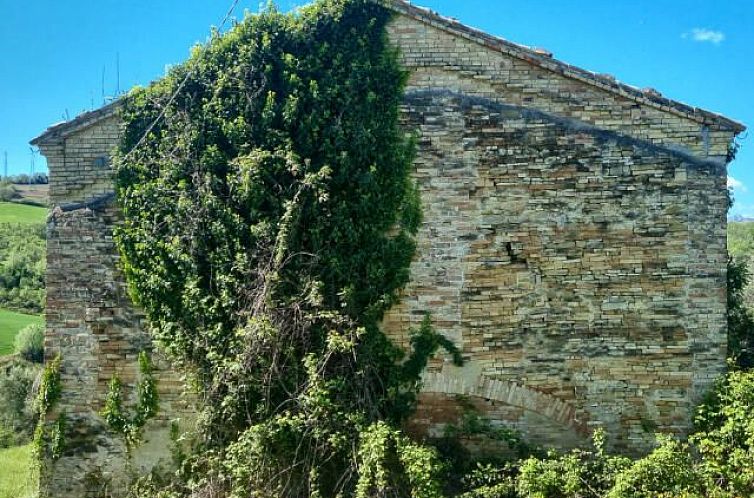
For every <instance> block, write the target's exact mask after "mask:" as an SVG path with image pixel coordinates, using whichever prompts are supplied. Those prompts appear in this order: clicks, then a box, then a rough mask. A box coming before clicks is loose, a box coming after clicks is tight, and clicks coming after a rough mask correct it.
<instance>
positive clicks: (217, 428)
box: [115, 0, 459, 498]
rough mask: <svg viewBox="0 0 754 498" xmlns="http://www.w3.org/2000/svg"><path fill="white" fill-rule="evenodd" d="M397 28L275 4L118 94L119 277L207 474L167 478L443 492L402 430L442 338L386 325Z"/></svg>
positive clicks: (393, 276) (427, 453) (313, 489)
mask: <svg viewBox="0 0 754 498" xmlns="http://www.w3.org/2000/svg"><path fill="white" fill-rule="evenodd" d="M389 16H390V14H389V13H388V11H387V10H386V9H385V8H384V7H381V6H379V5H377V4H376V3H374V2H368V1H366V0H322V1H318V2H316V3H314V4H312V5H310V6H308V7H305V8H303V9H301V10H299V11H297V13H295V14H290V15H286V14H281V13H279V12H277V11H276V10H275V9H274V8H272V7H271V8H269V9H268V10H266V11H265V12H263V13H262V14H261V15H258V16H250V17H248V18H247V19H245V20H244V21H243V22H241V23H239V24H238V25H237V26H236V27H234V28H233V29H232V30H231V31H230V32H229V33H227V34H226V35H224V36H221V37H220V36H218V37H215V38H213V39H212V41H211V42H210V43H209V44H208V45H206V46H204V47H200V48H197V49H196V50H195V51H194V54H193V55H192V57H191V59H190V60H189V61H188V62H187V63H186V64H184V65H182V66H180V67H178V68H176V69H174V70H173V71H172V72H171V73H170V74H168V75H167V77H166V78H164V79H163V80H161V81H159V82H157V83H155V84H154V85H152V86H151V87H150V88H147V89H138V90H135V91H134V92H132V93H131V94H130V95H129V96H128V97H127V99H126V100H125V109H124V111H123V113H122V115H123V117H124V120H125V124H126V127H125V130H124V134H123V142H122V144H121V147H120V152H119V154H118V155H117V157H116V158H115V165H116V169H117V191H118V197H119V201H120V203H121V205H122V208H123V214H124V223H123V225H122V227H121V228H120V229H119V230H118V232H117V241H118V246H119V249H120V252H121V255H122V259H121V261H122V262H123V269H124V273H125V275H126V277H127V279H128V282H129V285H130V289H131V292H132V294H133V296H134V297H135V299H136V300H137V301H138V302H139V303H140V304H141V305H142V306H143V308H144V309H145V311H146V313H147V315H148V317H149V321H150V323H151V328H152V330H153V331H154V335H155V338H156V340H157V342H158V345H159V346H160V347H161V348H163V349H164V351H165V352H166V353H167V354H168V355H169V356H170V358H171V359H172V360H173V361H174V362H175V363H176V364H178V365H179V366H181V367H182V368H183V369H185V370H186V371H187V373H189V374H190V375H191V376H192V378H194V379H196V384H197V385H198V386H199V390H200V396H199V398H200V399H202V400H203V405H202V413H201V417H200V431H199V432H200V434H202V436H203V441H202V442H201V445H200V448H199V449H198V450H197V451H196V452H195V453H194V454H193V455H191V456H189V457H188V458H187V462H188V463H187V464H186V465H185V466H184V467H183V468H184V469H188V468H193V469H197V468H201V469H202V472H201V473H197V472H194V471H191V472H186V473H184V474H183V475H181V476H180V477H179V478H178V479H176V480H174V481H173V483H175V482H176V481H183V482H186V483H187V484H186V486H188V487H190V488H192V489H194V490H195V491H196V490H197V489H198V490H203V491H196V492H199V493H200V494H201V493H202V492H203V493H207V494H208V493H210V490H211V492H212V493H214V494H216V495H227V496H249V495H253V496H275V497H309V496H323V497H330V496H339V495H342V496H354V495H359V494H361V495H362V496H366V495H369V496H407V495H412V496H416V497H428V498H429V497H434V496H437V490H438V489H439V485H438V483H437V482H435V481H434V479H435V478H436V476H437V475H438V472H439V468H437V467H436V465H437V458H436V452H435V451H434V449H432V448H430V447H427V446H423V445H421V444H418V443H416V442H414V441H411V440H410V439H408V438H407V437H406V436H405V435H404V434H402V433H401V432H400V430H399V427H400V424H401V422H402V421H403V420H405V418H406V417H407V416H408V415H409V414H410V413H411V411H412V409H413V408H414V404H415V399H416V392H417V389H418V385H419V380H420V373H421V371H422V370H423V368H424V366H425V365H426V363H427V361H428V359H429V357H430V356H431V355H432V354H434V353H435V351H436V350H437V349H438V348H446V349H450V350H451V351H452V349H453V348H452V344H451V343H449V341H447V340H445V339H443V338H442V337H440V336H439V335H437V334H436V333H435V332H434V331H433V330H432V328H431V324H430V323H429V321H425V324H424V325H423V326H422V327H421V329H420V330H417V331H416V332H415V334H414V338H413V341H412V345H413V351H412V352H411V354H410V355H409V356H408V357H404V353H403V351H402V350H400V349H399V348H397V347H396V346H394V345H393V344H392V343H391V342H390V341H389V340H388V339H387V338H386V337H385V335H384V334H383V333H382V331H381V330H380V326H379V324H380V321H381V318H382V316H383V314H384V312H385V311H386V310H387V309H388V308H389V307H390V306H391V305H392V304H394V303H395V302H396V300H397V297H398V293H399V291H400V289H401V288H402V287H403V286H404V285H405V283H406V282H407V280H408V267H409V264H410V262H411V259H412V257H413V255H414V251H415V242H414V239H413V238H414V235H415V233H416V232H417V229H418V224H419V220H420V214H421V210H420V209H419V205H418V202H419V199H418V194H417V191H416V188H415V186H414V184H413V182H412V180H411V178H410V171H411V167H412V160H413V151H414V147H413V143H412V141H411V140H410V139H408V138H407V137H406V135H405V132H404V130H402V129H401V128H400V126H399V121H398V116H399V114H398V106H399V104H400V102H401V99H402V90H403V85H404V82H405V79H406V74H405V73H404V72H403V70H402V69H401V68H400V67H399V64H398V62H397V54H396V53H395V51H394V50H393V49H392V48H391V47H390V46H389V45H388V43H387V40H386V34H385V29H384V28H385V25H386V23H387V22H388V20H389ZM173 96H174V98H172V97H173ZM163 111H164V112H163ZM158 117H159V118H160V119H157V118H158ZM143 138H144V139H143ZM142 139H143V140H142ZM455 359H456V361H458V360H459V358H458V356H457V355H456V358H455ZM175 486H177V485H175V484H174V485H172V488H171V489H174V490H176V489H177V491H174V492H176V493H179V494H180V493H183V494H187V493H188V491H186V490H185V488H180V486H179V487H178V488H176V487H175ZM168 487H170V486H168ZM181 489H183V490H181Z"/></svg>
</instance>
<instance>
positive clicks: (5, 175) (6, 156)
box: [3, 150, 8, 180]
mask: <svg viewBox="0 0 754 498" xmlns="http://www.w3.org/2000/svg"><path fill="white" fill-rule="evenodd" d="M3 173H4V174H3V178H5V179H6V180H7V179H8V151H7V150H6V151H5V168H4V169H3Z"/></svg>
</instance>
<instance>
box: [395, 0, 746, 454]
mask: <svg viewBox="0 0 754 498" xmlns="http://www.w3.org/2000/svg"><path fill="white" fill-rule="evenodd" d="M453 29H454V27H453V26H452V25H451V26H450V27H449V26H448V25H447V24H446V23H444V22H437V21H436V19H435V17H434V16H433V15H428V16H426V17H423V16H421V15H419V16H418V18H417V16H416V13H414V14H413V15H412V17H409V16H398V17H397V18H396V19H395V20H394V21H393V23H392V24H391V26H390V27H389V32H390V36H391V39H392V40H393V41H394V42H395V43H396V44H397V45H398V47H399V48H400V50H401V53H402V57H403V62H404V65H405V66H406V67H407V68H408V69H409V71H410V79H409V84H408V88H407V99H406V102H405V112H404V115H405V119H406V125H407V126H408V127H409V128H411V129H415V130H418V132H419V139H418V140H419V141H418V143H419V157H418V159H417V163H416V174H415V176H416V179H417V181H418V183H419V187H420V191H421V195H422V202H423V206H424V223H423V226H422V229H421V233H420V235H419V255H418V257H417V258H416V261H415V262H414V264H413V266H412V268H411V275H412V280H411V283H410V284H409V286H408V287H407V289H406V290H405V297H404V299H403V301H402V303H401V304H400V305H399V306H397V307H395V308H394V309H393V310H392V311H391V312H390V313H389V314H388V316H387V318H386V320H385V325H386V329H387V330H388V331H389V332H390V333H391V335H392V337H393V338H394V339H395V340H396V341H399V342H401V343H402V344H404V345H405V344H407V340H408V334H407V330H409V328H410V327H416V326H418V324H419V323H420V321H421V319H422V318H423V316H424V314H425V313H427V312H431V313H432V318H433V322H434V324H435V327H436V328H437V330H439V331H440V332H442V333H444V334H445V335H446V336H448V337H449V338H451V339H452V340H453V341H454V342H456V344H457V345H459V346H460V347H461V348H462V349H463V352H464V355H465V357H466V358H467V363H466V365H465V366H464V367H463V368H457V367H454V366H452V364H451V363H450V362H449V361H448V360H447V359H445V360H444V361H443V360H438V361H436V362H435V363H434V364H433V365H432V366H431V368H430V369H429V371H428V373H427V375H426V376H425V387H424V391H425V393H424V394H423V404H422V406H421V407H420V411H419V413H418V414H417V417H416V418H415V420H414V424H413V425H414V427H415V428H417V429H418V430H420V431H421V432H425V433H426V432H428V433H430V434H434V435H440V434H442V431H443V427H444V425H445V424H446V423H448V420H447V418H448V415H447V414H448V413H453V410H454V408H453V407H457V397H458V396H463V397H468V398H470V399H472V400H473V403H474V404H476V405H477V406H479V407H483V410H482V411H483V412H486V413H487V414H489V415H490V417H491V418H493V419H497V420H500V421H505V423H506V424H507V425H513V426H514V427H516V428H518V429H520V430H521V431H522V432H523V433H524V434H525V435H526V436H527V437H528V438H529V439H531V440H533V441H536V442H540V443H542V444H546V445H554V446H560V447H569V446H574V445H576V444H579V443H583V442H584V441H586V440H587V438H588V435H589V433H590V432H591V430H592V429H593V428H594V427H597V426H603V427H606V428H607V429H608V430H609V432H610V435H611V439H610V443H611V444H612V445H613V447H615V448H618V449H622V450H626V451H641V450H643V449H646V448H647V446H648V445H649V444H650V443H651V439H652V433H653V432H654V431H655V430H662V431H665V432H674V433H677V434H683V433H685V432H687V431H688V429H689V427H690V416H691V411H692V409H693V406H694V405H695V403H696V402H697V401H698V400H699V398H700V396H701V395H702V393H703V392H704V391H705V390H706V389H707V388H708V387H709V386H710V384H711V382H712V380H713V379H714V378H715V377H716V376H717V375H719V374H720V372H722V370H723V368H724V357H725V349H726V339H725V331H726V299H725V262H726V245H725V229H726V225H725V224H726V219H725V216H726V202H727V201H726V174H725V167H724V157H725V154H726V151H727V145H728V143H729V141H730V140H731V139H732V138H733V132H732V131H730V129H726V128H725V127H724V126H718V125H715V124H714V123H700V122H699V120H698V119H696V118H695V117H694V116H683V115H682V113H680V112H670V109H669V108H667V109H662V108H659V107H658V106H656V105H653V104H652V103H646V102H641V101H637V100H636V99H631V98H627V97H624V96H621V95H618V94H616V93H614V92H606V91H605V90H604V89H603V88H600V87H599V86H597V85H595V84H593V83H592V82H584V81H580V80H577V79H574V78H569V77H566V76H564V75H563V74H559V73H557V72H553V71H550V70H547V69H544V68H542V67H538V66H536V65H533V64H531V63H530V62H527V61H525V60H522V59H521V58H519V57H517V56H515V55H516V54H513V55H511V54H507V53H504V52H503V51H501V50H499V49H494V48H491V47H490V46H489V45H490V43H489V42H488V41H485V40H481V39H476V38H475V36H476V35H474V34H473V32H470V31H464V32H461V33H458V32H452V30H453ZM443 400H444V401H443ZM433 413H434V414H436V415H437V414H440V413H445V416H443V417H439V418H438V417H435V416H433V415H432V414H433Z"/></svg>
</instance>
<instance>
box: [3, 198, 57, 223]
mask: <svg viewBox="0 0 754 498" xmlns="http://www.w3.org/2000/svg"><path fill="white" fill-rule="evenodd" d="M46 219H47V208H43V207H38V206H29V205H27V204H16V203H15V202H0V223H44V221H45V220H46Z"/></svg>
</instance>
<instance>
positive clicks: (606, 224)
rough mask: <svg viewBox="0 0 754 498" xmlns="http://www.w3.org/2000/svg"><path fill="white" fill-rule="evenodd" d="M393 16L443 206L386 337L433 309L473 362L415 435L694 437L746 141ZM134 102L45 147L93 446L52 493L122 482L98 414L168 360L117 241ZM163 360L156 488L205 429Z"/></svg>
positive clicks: (544, 62) (72, 362)
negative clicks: (733, 179)
mask: <svg viewBox="0 0 754 498" xmlns="http://www.w3.org/2000/svg"><path fill="white" fill-rule="evenodd" d="M381 3H383V4H384V5H386V6H387V7H388V8H391V9H393V10H394V11H395V12H396V14H397V15H396V16H395V17H394V18H393V20H392V21H391V22H390V24H389V26H388V35H389V38H390V40H391V41H392V43H394V44H395V45H396V46H397V47H398V48H399V49H400V53H401V60H402V63H403V64H404V66H405V67H406V68H407V69H408V71H409V73H410V79H409V82H408V85H407V88H406V96H405V100H404V104H403V107H402V116H403V123H404V125H405V126H406V127H407V128H409V129H412V130H417V131H418V133H419V139H418V156H417V158H416V161H415V171H414V178H415V180H416V182H417V184H418V186H419V190H420V192H421V197H422V204H423V209H424V221H423V225H422V227H421V229H420V233H419V237H418V252H417V255H416V257H415V260H414V262H413V264H412V266H411V281H410V283H409V284H408V286H407V287H406V289H405V290H404V293H403V298H402V300H401V302H400V304H398V305H397V306H395V307H394V308H393V309H392V310H390V312H389V313H388V314H387V316H386V317H385V320H384V328H385V330H386V332H387V333H388V334H389V335H390V337H391V338H392V339H393V340H395V341H396V342H397V343H399V344H401V345H407V344H408V335H407V331H408V329H409V328H411V327H417V326H418V325H419V324H420V322H421V320H422V319H423V317H424V315H425V313H427V312H428V311H429V312H431V313H432V319H433V324H434V326H435V327H436V329H437V330H438V331H440V332H442V333H443V334H445V335H446V336H447V337H448V338H450V339H451V340H453V341H454V342H455V344H456V345H457V346H458V347H459V348H461V350H462V351H463V354H464V356H465V358H466V360H467V361H466V363H465V365H464V366H463V367H456V366H453V364H452V362H450V361H446V360H445V359H443V358H442V357H437V358H435V359H434V360H433V361H432V362H431V364H430V366H429V367H428V369H427V371H426V373H425V381H424V387H423V392H422V394H421V396H420V405H419V409H418V411H417V413H416V414H415V416H414V418H413V420H412V422H411V429H412V430H414V431H416V432H418V433H421V434H428V435H441V434H442V432H443V428H444V426H445V424H448V423H452V422H454V421H456V420H457V419H458V417H459V416H460V414H461V413H462V410H463V406H467V405H468V403H471V404H473V405H474V406H475V407H476V408H478V409H479V410H480V411H481V413H482V414H483V415H484V416H486V417H489V418H490V419H491V420H493V421H495V422H500V423H505V424H507V425H508V426H510V427H514V428H516V429H518V430H520V431H521V432H522V433H523V435H524V436H525V437H526V438H528V439H530V440H532V441H534V442H536V443H541V444H545V445H552V446H555V447H560V448H570V447H575V446H579V445H582V444H584V443H585V442H586V441H588V439H589V435H590V433H591V432H592V431H593V430H594V429H595V428H596V427H604V428H605V429H607V431H608V434H609V435H610V438H611V439H610V445H611V447H613V448H614V449H616V450H622V451H627V452H634V453H635V452H641V451H643V450H646V449H647V448H648V445H649V444H650V442H651V439H652V435H653V433H654V432H655V431H663V432H671V433H676V434H679V435H682V434H685V433H687V432H688V430H689V429H690V426H691V414H692V409H693V407H694V405H695V404H696V403H697V402H698V401H699V399H700V397H701V396H702V394H703V393H704V392H705V390H706V389H707V388H708V387H709V386H710V385H711V383H712V382H713V380H714V379H715V378H716V377H717V376H718V375H719V374H720V373H721V372H723V370H724V369H725V353H726V287H725V286H726V273H725V272H726V259H727V253H726V239H725V236H726V210H727V197H726V169H725V160H726V155H727V152H728V145H729V143H730V142H731V140H732V139H733V138H734V137H735V135H736V134H738V133H740V132H741V131H743V126H741V125H740V124H738V123H736V122H734V121H731V120H729V119H727V118H724V117H722V116H718V115H716V114H713V113H710V112H707V111H702V110H699V109H696V108H692V107H689V106H687V105H684V104H680V103H677V102H673V101H670V100H668V99H665V98H663V97H661V96H659V95H658V94H656V92H641V91H639V90H636V89H634V88H632V87H629V86H627V85H623V84H620V83H618V82H616V81H615V80H614V79H612V78H610V77H605V76H599V75H594V74H593V73H589V72H588V71H584V70H581V69H578V68H574V67H572V66H569V65H567V64H564V63H562V62H559V61H557V60H555V59H553V58H552V57H551V55H550V54H547V53H543V52H542V51H534V50H531V49H528V48H526V47H522V46H519V45H515V44H512V43H510V42H507V41H505V40H501V39H498V38H495V37H492V36H490V35H487V34H485V33H481V32H479V31H476V30H474V29H472V28H468V27H466V26H463V25H461V24H460V23H458V22H457V21H454V20H449V19H446V18H443V17H441V16H439V15H437V14H435V13H433V12H431V11H428V10H425V9H421V8H418V7H414V6H411V5H409V4H406V3H404V2H402V1H390V2H381ZM118 105H119V104H118V103H117V102H116V103H113V104H111V105H108V106H105V107H103V108H101V109H98V110H96V111H92V112H88V113H85V114H83V115H81V116H79V117H77V118H75V119H73V120H71V121H68V122H66V123H63V124H60V125H56V126H53V127H51V128H49V129H48V130H47V131H46V132H45V133H44V134H42V135H41V136H39V137H37V138H36V139H34V140H33V142H32V143H34V144H35V145H38V146H39V148H40V149H41V151H42V153H43V154H44V155H45V156H46V157H47V160H48V165H49V170H50V196H51V202H52V205H53V206H54V209H53V214H52V216H51V217H50V220H49V222H48V253H47V263H48V265H47V296H48V297H47V309H46V317H47V332H46V339H45V346H46V355H47V356H48V358H52V357H54V356H56V355H57V354H58V353H60V355H61V357H62V366H61V379H62V385H63V392H64V394H63V396H62V398H61V401H60V402H59V403H58V405H57V406H56V408H55V410H56V413H57V412H64V413H65V414H66V416H67V418H68V420H69V425H70V426H71V430H72V431H74V432H75V433H76V434H77V438H76V440H77V441H79V440H80V441H85V442H84V443H81V444H77V443H76V441H72V443H73V444H72V446H69V448H68V449H67V451H66V452H65V454H64V455H63V456H62V457H61V458H60V459H58V460H56V461H55V462H49V465H47V466H46V471H45V475H43V476H42V488H43V491H44V492H46V493H48V494H49V495H51V496H71V497H76V496H86V493H87V492H88V491H87V489H86V486H87V485H88V484H87V483H90V484H91V482H92V476H100V478H101V479H108V480H109V481H111V482H112V483H113V485H114V486H116V487H117V485H118V483H122V482H124V480H125V479H126V472H125V467H126V456H125V453H126V448H125V446H124V444H123V442H122V441H121V440H119V439H118V438H117V437H115V436H111V435H109V434H108V432H107V430H106V427H105V424H104V422H103V420H102V418H101V417H100V416H99V414H98V413H99V411H100V410H101V409H102V406H103V404H104V400H105V396H106V394H107V389H108V382H109V380H110V378H111V377H112V376H113V374H115V373H117V374H118V375H119V376H120V378H121V379H122V380H123V383H124V392H132V390H133V387H134V385H135V383H136V380H137V376H138V365H137V356H138V353H139V352H140V351H142V350H144V349H148V348H150V339H149V337H148V334H147V333H146V332H145V327H144V326H143V316H142V314H141V313H140V312H139V310H138V309H136V308H135V307H134V306H133V304H132V303H131V302H130V300H129V298H128V294H127V292H126V288H125V283H124V281H123V278H122V275H120V274H119V272H118V269H117V259H118V255H117V250H116V248H115V246H114V244H113V236H112V234H113V228H114V226H115V225H116V224H117V223H118V222H119V213H118V209H117V206H116V204H115V202H113V201H114V194H113V188H114V186H113V175H112V169H111V166H110V160H109V157H110V153H111V151H112V150H113V149H114V147H115V146H116V145H117V143H118V140H119V132H120V118H119V116H118ZM157 363H158V379H159V380H158V387H159V391H160V392H159V395H160V400H161V401H160V415H159V417H158V418H157V419H156V420H153V421H150V422H149V424H148V426H147V428H146V437H145V444H144V445H142V446H140V447H138V448H136V449H135V452H136V453H135V458H133V460H132V461H133V462H135V464H136V466H137V468H138V469H141V470H144V471H147V470H149V469H150V468H151V467H153V466H154V465H156V464H157V463H159V462H160V461H168V460H169V450H168V448H169V444H168V441H169V430H170V421H171V420H173V419H175V418H181V419H182V420H190V419H191V409H190V407H189V405H188V404H187V403H186V401H185V400H184V399H183V398H182V396H181V383H180V381H179V379H178V376H177V374H176V373H174V372H172V371H171V369H170V367H169V365H167V364H166V362H164V361H162V360H160V359H159V358H158V359H157ZM461 398H463V401H462V402H461V401H459V400H460V399H461ZM462 405H463V406H462ZM55 416H56V414H55V413H53V414H50V417H51V420H53V419H54V417H55Z"/></svg>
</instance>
